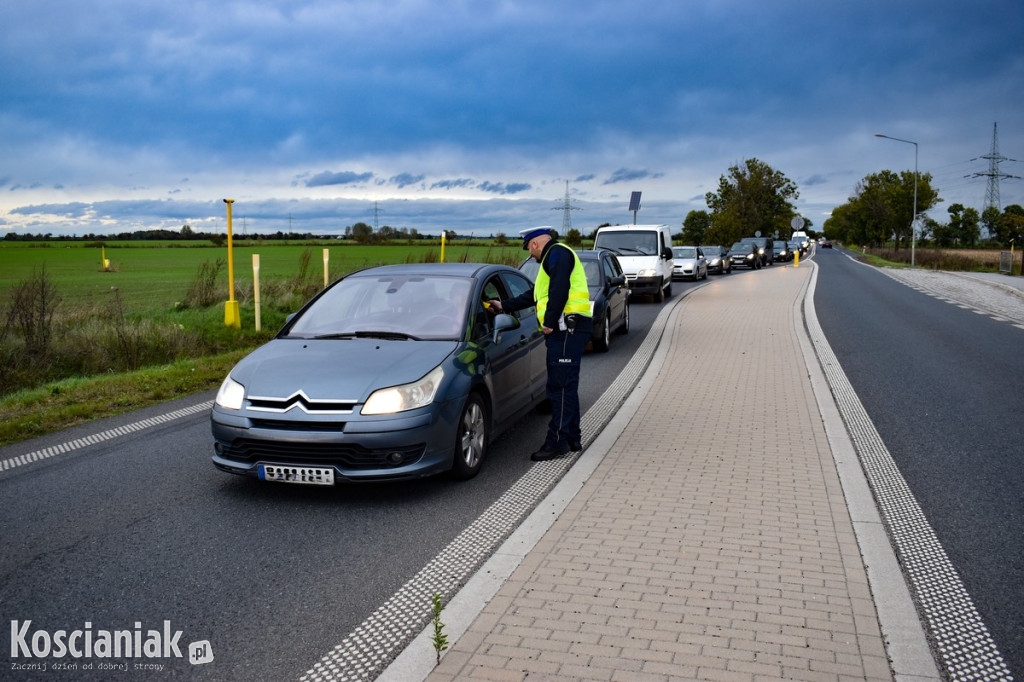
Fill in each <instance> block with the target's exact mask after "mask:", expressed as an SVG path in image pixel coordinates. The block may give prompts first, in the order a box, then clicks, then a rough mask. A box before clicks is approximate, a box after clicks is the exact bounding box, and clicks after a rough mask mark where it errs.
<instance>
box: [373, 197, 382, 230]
mask: <svg viewBox="0 0 1024 682" xmlns="http://www.w3.org/2000/svg"><path fill="white" fill-rule="evenodd" d="M380 214H381V210H380V206H378V204H377V202H376V201H375V202H373V233H374V234H377V232H379V231H380V225H379V224H378V223H379V222H380Z"/></svg>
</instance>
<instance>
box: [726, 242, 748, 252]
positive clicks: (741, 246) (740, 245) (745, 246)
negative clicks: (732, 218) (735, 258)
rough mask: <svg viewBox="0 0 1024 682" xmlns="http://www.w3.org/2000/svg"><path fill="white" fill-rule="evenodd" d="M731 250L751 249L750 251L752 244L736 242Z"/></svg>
mask: <svg viewBox="0 0 1024 682" xmlns="http://www.w3.org/2000/svg"><path fill="white" fill-rule="evenodd" d="M729 250H730V251H740V252H743V251H746V252H748V253H749V251H750V244H744V243H743V242H736V243H735V244H733V245H732V248H731V249H729Z"/></svg>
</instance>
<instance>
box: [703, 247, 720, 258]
mask: <svg viewBox="0 0 1024 682" xmlns="http://www.w3.org/2000/svg"><path fill="white" fill-rule="evenodd" d="M704 255H705V256H721V255H722V247H721V246H705V247H704Z"/></svg>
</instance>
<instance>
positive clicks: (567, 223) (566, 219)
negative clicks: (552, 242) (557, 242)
mask: <svg viewBox="0 0 1024 682" xmlns="http://www.w3.org/2000/svg"><path fill="white" fill-rule="evenodd" d="M551 210H552V211H564V213H563V214H562V231H561V233H560V234H561V236H562V239H565V236H566V235H567V234H569V230H571V229H572V218H571V215H570V214H571V212H572V211H582V210H583V209H581V208H580V207H579V206H573V205H572V199H570V198H569V181H568V180H566V181H565V200H564V201H563V202H562V205H561V206H555V207H554V208H552V209H551Z"/></svg>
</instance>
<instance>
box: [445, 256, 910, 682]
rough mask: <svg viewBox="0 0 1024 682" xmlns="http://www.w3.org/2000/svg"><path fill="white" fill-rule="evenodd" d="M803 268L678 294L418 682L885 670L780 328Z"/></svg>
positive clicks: (802, 282)
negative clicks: (606, 413) (629, 378)
mask: <svg viewBox="0 0 1024 682" xmlns="http://www.w3.org/2000/svg"><path fill="white" fill-rule="evenodd" d="M810 273H811V270H810V268H792V267H775V268H770V269H768V270H763V271H762V272H760V273H758V275H757V276H756V277H749V276H748V277H742V278H735V279H732V280H730V279H729V278H724V279H718V280H712V282H711V283H710V284H709V285H708V287H707V288H706V289H705V290H703V291H700V292H695V293H694V294H693V295H691V296H690V297H689V298H688V299H687V300H686V301H684V302H683V303H682V304H681V305H680V306H679V307H678V308H677V311H676V314H675V317H674V319H673V320H672V321H671V322H670V325H669V329H668V330H667V331H666V333H667V334H671V339H670V343H671V345H670V347H669V351H668V356H667V357H666V360H665V363H664V366H663V369H662V371H661V373H660V374H659V376H658V379H657V381H656V382H655V384H654V385H653V387H652V389H651V391H650V393H649V394H648V395H647V397H646V398H645V400H644V402H643V404H642V405H641V407H640V408H639V410H638V411H637V413H636V414H635V415H634V417H633V418H632V420H631V422H630V424H629V425H628V427H627V428H626V429H625V430H624V432H623V433H622V434H621V436H620V437H619V439H618V441H617V443H616V445H615V446H614V447H613V448H612V449H611V451H610V452H609V453H608V455H607V457H606V458H605V459H604V461H603V462H602V463H601V465H600V466H599V467H598V469H597V471H596V472H595V473H594V475H593V476H592V477H591V478H590V480H589V481H588V482H587V484H586V485H585V486H584V488H583V489H582V490H581V491H580V493H579V494H578V495H577V496H576V498H575V499H574V500H573V501H572V502H571V503H570V505H569V507H568V508H567V509H566V510H565V512H564V513H563V514H562V515H561V516H560V517H559V519H558V520H557V521H556V522H555V524H554V525H553V526H552V527H551V529H550V530H549V531H548V532H547V533H546V535H545V536H544V538H543V539H542V540H541V541H540V543H539V544H538V545H537V547H535V548H534V550H533V551H532V552H530V554H529V555H528V556H527V558H526V559H525V560H524V562H523V563H522V564H521V565H520V566H519V567H518V569H517V570H516V571H515V572H514V573H513V575H512V577H511V578H510V579H509V580H508V581H507V582H506V583H505V585H504V586H503V587H502V588H501V590H500V591H499V592H498V594H497V595H496V597H495V598H494V599H492V600H491V602H490V603H489V604H488V605H487V606H486V607H485V608H484V610H483V611H482V612H481V614H480V616H479V617H478V618H477V620H476V621H475V623H474V624H473V625H472V626H471V628H470V629H469V631H468V632H467V633H466V634H465V635H463V636H462V637H461V638H460V640H459V641H458V642H454V643H452V647H451V650H450V651H448V652H447V653H446V655H445V657H444V658H443V659H442V662H441V664H440V665H439V666H438V667H437V668H436V669H435V670H434V672H433V673H432V675H431V676H430V677H429V679H430V680H434V681H435V682H440V681H445V680H466V679H483V680H526V679H541V680H563V679H564V680H630V681H631V682H635V681H638V680H674V679H687V680H692V679H701V680H737V681H743V680H751V681H753V680H769V679H772V680H776V679H783V678H788V679H797V680H852V679H856V680H890V679H892V673H891V671H890V667H889V663H888V660H887V658H886V653H885V648H884V645H883V641H882V636H881V632H880V627H879V623H878V617H877V614H876V611H875V606H874V602H873V600H872V596H871V593H870V590H869V587H868V582H867V577H866V573H865V568H864V565H863V561H862V560H861V556H860V553H859V551H858V547H857V543H856V539H855V537H854V531H853V526H852V523H851V521H850V517H849V513H848V511H847V508H846V504H845V500H844V497H843V492H842V489H841V487H840V483H839V478H838V475H837V473H836V469H835V465H834V463H833V461H832V456H831V450H830V448H829V445H828V442H827V439H826V437H825V432H824V428H823V426H822V423H821V417H820V416H819V415H818V413H817V411H816V409H815V408H814V407H813V406H814V405H815V404H816V403H815V400H814V397H813V393H812V389H811V385H810V381H809V379H808V377H807V373H806V371H805V370H804V369H803V367H804V360H803V356H802V355H801V351H800V348H799V344H798V340H797V338H796V335H795V333H794V329H795V327H796V325H799V324H801V322H800V321H799V320H797V319H796V318H795V316H796V314H797V313H796V309H795V307H794V304H795V303H796V301H798V300H800V298H801V297H802V295H803V291H804V288H805V287H806V285H807V282H808V279H809V277H810ZM780 415H786V416H785V418H784V419H780V418H779V416H780Z"/></svg>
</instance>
